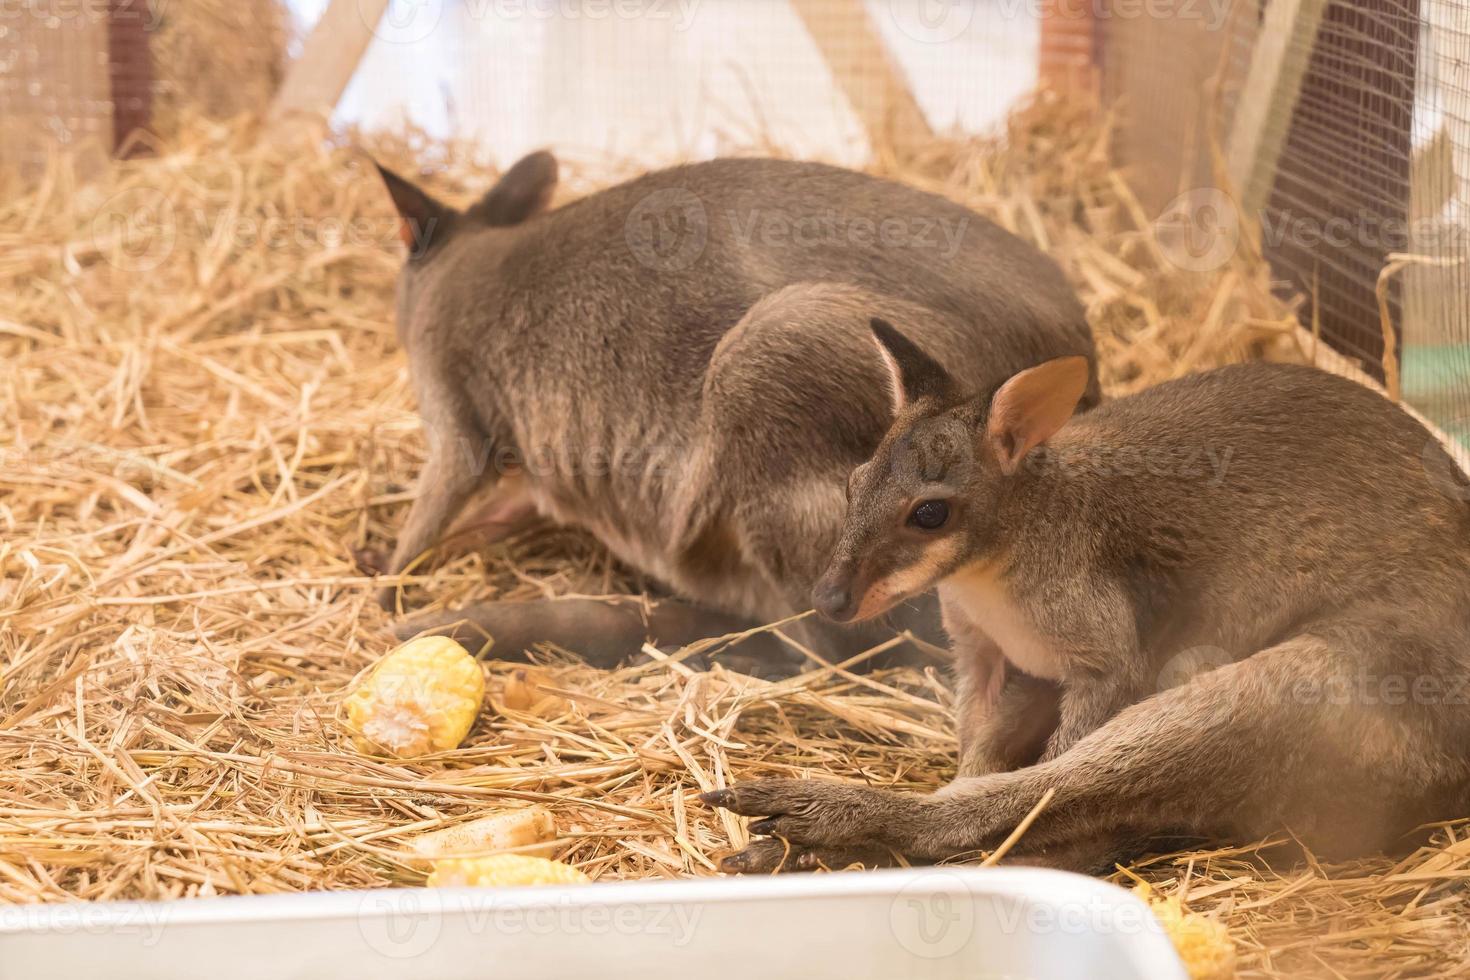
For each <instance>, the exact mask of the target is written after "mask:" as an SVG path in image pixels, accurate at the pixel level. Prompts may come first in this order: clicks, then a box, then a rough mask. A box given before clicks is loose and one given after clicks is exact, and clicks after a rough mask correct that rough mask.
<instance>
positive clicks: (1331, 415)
mask: <svg viewBox="0 0 1470 980" xmlns="http://www.w3.org/2000/svg"><path fill="white" fill-rule="evenodd" d="M872 326H873V331H874V334H875V336H876V337H877V339H878V341H879V344H880V346H881V347H882V349H883V351H884V353H885V356H886V357H887V358H888V361H889V363H890V364H891V365H892V371H893V385H894V391H895V392H896V398H897V409H896V412H897V414H896V417H895V418H894V422H893V426H892V428H891V429H890V430H889V432H888V434H887V435H886V436H884V438H883V441H882V443H881V445H880V446H879V447H878V449H877V451H876V453H875V454H874V455H873V458H872V459H871V460H870V461H869V462H867V463H864V464H863V465H862V466H859V467H858V468H857V469H856V470H855V471H854V472H853V474H852V477H851V481H850V483H849V504H848V508H847V518H846V522H845V524H844V526H843V530H842V534H841V539H840V541H839V543H838V545H837V547H836V548H835V550H834V553H833V556H832V560H831V564H830V566H829V568H828V569H827V571H826V572H825V574H824V575H823V576H822V577H821V579H820V581H819V582H818V584H817V586H816V588H815V592H814V601H815V604H816V607H817V609H818V610H819V611H821V612H822V613H823V614H825V615H827V616H830V617H831V618H833V619H834V620H837V621H841V622H846V621H850V620H853V619H861V618H865V617H871V616H875V615H878V614H879V613H881V612H882V611H883V609H885V608H886V607H887V606H889V605H890V604H892V603H894V602H898V601H901V600H902V599H903V598H904V597H905V596H908V595H913V594H915V593H918V592H920V591H923V590H926V589H929V588H931V587H933V586H935V585H936V584H937V585H938V589H939V596H940V601H941V604H942V606H943V611H944V619H945V623H946V626H947V629H948V632H949V634H950V636H951V639H952V643H953V653H954V657H955V665H956V669H957V671H958V683H957V701H958V711H957V714H958V726H959V742H960V755H959V765H958V774H957V776H956V778H955V779H954V781H953V782H952V783H950V784H949V785H948V786H947V787H945V788H944V789H943V790H941V791H939V792H937V793H934V794H932V795H928V796H915V795H904V794H899V793H896V792H889V791H885V790H881V789H870V788H865V787H860V786H850V785H844V784H841V783H836V782H830V781H818V780H801V779H790V780H787V779H777V780H763V781H755V782H749V783H745V784H739V785H736V786H734V787H733V788H730V789H723V790H718V791H715V792H712V793H709V794H706V797H705V798H706V801H707V802H709V803H711V804H713V805H716V806H720V807H725V808H728V809H730V810H733V811H735V812H736V813H740V814H745V815H751V816H761V817H764V818H765V819H763V820H761V821H760V822H758V823H755V824H753V825H752V827H751V829H752V830H753V831H755V832H756V833H759V834H768V835H772V839H769V840H759V841H756V842H755V843H754V844H753V845H752V846H751V847H750V848H749V849H747V850H745V851H743V852H740V853H738V854H736V855H733V856H732V857H731V858H730V859H729V861H728V864H727V867H728V868H730V869H734V870H745V871H768V870H772V869H774V868H777V867H787V868H799V867H809V866H814V865H820V864H841V863H847V861H848V860H849V859H852V858H854V857H858V858H861V859H865V860H874V859H875V855H877V856H878V857H879V858H881V856H882V853H883V852H884V850H885V849H891V850H892V851H897V852H899V853H902V854H905V855H908V856H909V857H911V858H915V859H943V858H948V857H953V856H957V855H960V854H963V853H967V852H974V851H978V850H982V849H991V848H994V847H995V846H996V845H997V844H998V843H999V842H1000V841H1001V839H1002V838H1004V837H1005V836H1006V835H1007V834H1008V833H1009V832H1010V831H1011V830H1012V829H1013V828H1014V827H1015V826H1016V825H1017V823H1018V822H1019V821H1021V820H1022V818H1024V817H1025V816H1026V815H1027V814H1028V812H1029V811H1031V810H1032V808H1033V807H1035V806H1036V805H1037V803H1038V801H1040V800H1041V799H1042V797H1043V795H1044V794H1045V793H1046V792H1047V791H1049V790H1051V791H1054V792H1055V795H1054V796H1053V797H1052V799H1051V800H1050V801H1049V804H1048V805H1047V806H1046V807H1045V809H1044V810H1042V811H1041V813H1040V814H1039V816H1038V817H1037V819H1036V821H1035V822H1034V823H1033V824H1032V825H1031V826H1030V828H1029V830H1028V831H1027V832H1026V834H1025V836H1024V837H1023V838H1022V839H1021V842H1020V844H1019V846H1018V847H1017V849H1016V850H1015V851H1014V852H1013V853H1014V854H1016V855H1017V856H1019V857H1021V858H1022V859H1025V860H1030V861H1035V862H1040V863H1046V864H1052V865H1057V866H1061V867H1065V868H1072V869H1076V870H1083V871H1093V870H1099V869H1104V868H1109V867H1111V865H1112V864H1113V862H1115V861H1117V860H1121V859H1124V858H1126V857H1128V856H1130V855H1136V852H1138V851H1139V850H1142V849H1144V848H1147V847H1149V846H1150V843H1151V842H1152V843H1154V844H1157V843H1159V842H1160V841H1164V840H1169V841H1175V842H1177V841H1179V840H1181V839H1193V840H1198V839H1201V838H1204V839H1229V840H1254V839H1259V838H1261V837H1265V836H1267V835H1269V834H1271V833H1274V832H1277V831H1281V830H1289V831H1290V832H1291V833H1293V834H1295V835H1296V836H1297V838H1298V839H1299V840H1300V841H1301V842H1302V843H1303V844H1305V845H1307V846H1308V847H1310V848H1313V849H1315V850H1316V851H1317V852H1319V853H1324V854H1327V855H1345V854H1359V853H1365V852H1368V851H1371V850H1378V849H1382V848H1384V847H1386V846H1388V845H1391V844H1392V843H1393V842H1394V841H1395V839H1397V838H1399V837H1400V836H1401V835H1403V834H1405V833H1407V832H1409V831H1411V830H1413V829H1414V828H1415V827H1416V826H1418V825H1420V824H1424V823H1429V822H1432V821H1438V820H1444V819H1449V818H1459V817H1465V816H1467V815H1470V484H1463V483H1460V484H1457V483H1455V482H1453V481H1452V480H1450V479H1449V478H1448V477H1446V476H1445V474H1450V473H1456V474H1458V473H1459V470H1458V469H1457V468H1456V467H1455V464H1454V463H1453V462H1452V461H1451V460H1450V458H1449V456H1448V455H1447V454H1446V453H1445V452H1444V451H1443V449H1442V448H1441V447H1440V446H1439V444H1438V443H1436V442H1435V441H1434V439H1433V437H1432V436H1431V435H1430V433H1429V432H1428V431H1427V430H1426V429H1425V428H1424V427H1423V426H1422V425H1421V424H1420V423H1419V422H1417V421H1416V420H1415V419H1413V418H1412V417H1410V416H1409V415H1408V414H1407V413H1406V412H1404V411H1402V410H1400V409H1399V408H1398V407H1396V406H1395V405H1393V404H1392V403H1391V402H1389V401H1388V400H1387V399H1386V398H1384V397H1382V396H1381V395H1379V394H1378V393H1376V392H1373V391H1370V390H1368V389H1366V388H1364V387H1362V386H1360V385H1358V384H1355V383H1354V382H1351V381H1348V380H1344V379H1342V378H1338V377H1335V376H1333V375H1329V374H1326V373H1324V372H1320V371H1317V370H1314V369H1311V368H1306V367H1300V366H1289V365H1272V364H1249V365H1239V366H1234V367H1226V368H1221V369H1218V370H1215V371H1211V372H1208V373H1205V374H1200V375H1195V376H1191V377H1185V378H1181V379H1179V380H1176V381H1171V382H1168V383H1166V384H1161V385H1158V386H1157V387H1153V388H1150V389H1147V390H1145V391H1143V392H1140V393H1138V394H1135V395H1132V396H1129V397H1125V398H1120V399H1118V400H1116V401H1112V402H1107V403H1104V404H1103V405H1102V406H1101V407H1099V408H1097V409H1095V410H1093V411H1092V412H1089V413H1086V414H1083V415H1079V416H1077V417H1076V418H1072V417H1071V416H1072V409H1073V407H1074V404H1075V400H1076V399H1077V398H1079V397H1080V396H1081V395H1082V394H1083V392H1084V391H1085V390H1086V385H1087V378H1088V372H1087V367H1086V364H1085V363H1084V362H1083V361H1081V360H1080V359H1077V358H1062V359H1058V360H1054V361H1050V362H1047V363H1045V364H1042V365H1039V366H1037V367H1033V368H1030V369H1028V370H1025V371H1022V372H1020V373H1019V374H1017V375H1016V376H1015V377H1013V378H1011V379H1009V380H1007V381H1005V382H1004V383H1003V384H1001V385H999V386H998V387H996V386H990V387H988V388H982V389H980V390H979V391H978V393H975V392H971V391H967V389H966V386H965V385H964V384H963V383H962V382H961V381H960V379H958V378H955V377H954V376H952V375H951V374H950V373H949V372H947V371H945V370H944V368H943V367H941V365H940V363H939V361H938V360H937V359H936V358H935V357H932V356H930V355H929V354H928V353H926V352H925V351H924V350H923V349H922V348H921V347H920V346H919V345H918V344H916V343H915V342H913V341H912V340H911V339H909V338H908V337H906V336H904V335H903V334H901V333H900V332H898V331H896V330H895V329H893V327H892V326H891V325H889V324H887V323H884V322H882V321H875V322H874V323H873V325H872Z"/></svg>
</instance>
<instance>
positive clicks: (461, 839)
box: [408, 806, 556, 859]
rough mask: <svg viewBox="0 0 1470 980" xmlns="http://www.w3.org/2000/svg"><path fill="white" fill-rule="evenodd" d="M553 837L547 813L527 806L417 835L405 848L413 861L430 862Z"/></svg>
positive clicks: (518, 845)
mask: <svg viewBox="0 0 1470 980" xmlns="http://www.w3.org/2000/svg"><path fill="white" fill-rule="evenodd" d="M555 837H556V824H555V823H554V822H553V821H552V819H551V812H550V811H549V810H547V809H546V808H545V807H540V806H528V807H524V808H522V809H520V810H509V811H506V812H504V813H497V814H494V815H493V816H489V817H481V818H480V819H479V820H471V821H470V822H469V823H462V824H458V825H456V826H454V827H446V828H445V829H443V830H436V831H434V832H432V833H428V834H421V835H420V836H418V837H415V838H414V839H413V840H411V841H409V844H408V847H409V850H411V851H413V853H414V855H415V856H416V857H419V858H425V859H432V858H446V857H452V856H454V855H459V854H482V855H483V854H488V853H490V852H492V851H508V850H510V849H511V848H526V847H529V846H531V845H534V844H544V843H546V842H547V841H550V840H552V839H553V838H555ZM547 846H548V848H549V847H551V846H553V845H547ZM538 850H540V849H539V848H538ZM519 853H523V854H524V853H526V852H525V851H524V850H522V851H520V852H519Z"/></svg>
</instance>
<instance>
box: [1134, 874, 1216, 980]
mask: <svg viewBox="0 0 1470 980" xmlns="http://www.w3.org/2000/svg"><path fill="white" fill-rule="evenodd" d="M1133 893H1134V894H1135V895H1137V896H1138V897H1139V898H1141V899H1143V900H1144V901H1145V902H1147V903H1148V907H1149V909H1150V910H1151V911H1152V912H1153V914H1154V917H1155V918H1156V919H1158V920H1159V924H1160V925H1162V926H1163V927H1164V931H1165V932H1166V933H1168V934H1169V939H1170V940H1172V941H1173V943H1174V949H1175V951H1176V952H1178V953H1179V958H1180V959H1181V960H1183V961H1184V968H1185V969H1186V970H1187V971H1188V972H1189V977H1190V980H1228V978H1230V977H1233V976H1235V944H1234V943H1233V942H1231V941H1230V931H1229V930H1228V929H1226V927H1225V924H1224V923H1223V922H1219V921H1217V920H1215V919H1211V918H1208V917H1206V916H1203V915H1200V914H1199V913H1198V912H1190V911H1189V910H1187V909H1186V908H1185V907H1184V905H1183V903H1182V902H1180V901H1179V899H1178V898H1177V897H1175V898H1160V897H1158V896H1156V895H1155V894H1154V890H1153V888H1152V887H1151V886H1149V885H1148V884H1146V883H1141V884H1139V885H1138V887H1137V888H1135V889H1133Z"/></svg>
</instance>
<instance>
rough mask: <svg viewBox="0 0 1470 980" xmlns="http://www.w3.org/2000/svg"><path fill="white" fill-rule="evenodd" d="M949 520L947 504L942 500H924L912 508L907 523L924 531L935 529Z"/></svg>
mask: <svg viewBox="0 0 1470 980" xmlns="http://www.w3.org/2000/svg"><path fill="white" fill-rule="evenodd" d="M947 520H949V504H947V503H945V502H944V501H942V500H926V501H924V502H923V503H921V504H919V506H917V507H915V508H914V512H913V513H912V514H910V515H909V523H910V524H912V525H914V527H921V528H923V529H924V530H926V531H936V530H938V529H939V528H941V527H944V522H945V521H947Z"/></svg>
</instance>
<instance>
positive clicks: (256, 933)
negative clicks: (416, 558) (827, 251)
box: [0, 868, 1186, 980]
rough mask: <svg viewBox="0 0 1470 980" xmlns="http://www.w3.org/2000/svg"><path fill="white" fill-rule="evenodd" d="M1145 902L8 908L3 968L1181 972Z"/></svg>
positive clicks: (788, 889)
mask: <svg viewBox="0 0 1470 980" xmlns="http://www.w3.org/2000/svg"><path fill="white" fill-rule="evenodd" d="M1185 976H1186V974H1185V972H1184V968H1183V966H1182V965H1181V964H1180V962H1179V960H1178V958H1177V957H1176V956H1175V954H1174V951H1173V947H1172V946H1171V945H1170V943H1169V940H1168V938H1167V937H1166V936H1165V935H1164V934H1163V931H1162V929H1161V928H1160V926H1159V925H1158V922H1157V920H1155V919H1154V917H1153V915H1152V914H1151V913H1150V912H1149V911H1148V909H1147V907H1146V906H1145V905H1144V904H1143V903H1141V902H1139V901H1138V900H1137V899H1136V898H1134V897H1133V896H1132V895H1130V894H1129V893H1127V892H1126V891H1124V890H1122V889H1121V888H1117V887H1115V886H1112V885H1109V884H1105V883H1103V882H1100V881H1096V880H1094V879H1091V878H1085V877H1082V876H1080V875H1073V874H1065V873H1063V872H1058V871H1043V870H1034V869H1024V868H1016V869H1011V868H1005V869H1000V868H997V869H989V870H975V869H963V870H962V869H958V868H911V869H904V870H896V871H876V872H850V873H843V874H824V875H789V876H781V877H749V878H725V879H699V880H688V881H639V882H612V883H607V884H600V885H583V886H580V887H577V886H573V887H563V886H547V887H540V888H514V889H473V888H463V889H440V890H428V889H418V888H412V889H382V890H376V891H360V892H322V893H317V894H309V895H267V896H249V897H239V898H215V899H192V900H185V901H178V902H111V903H98V904H81V903H79V904H75V905H49V906H8V907H7V906H0V980H72V978H78V980H80V978H87V980H103V978H107V980H132V978H137V980H173V978H181V980H182V978H188V980H193V978H196V977H208V978H210V980H234V978H240V980H284V978H298V977H299V978H302V980H326V978H335V977H343V978H351V980H374V978H379V977H382V978H385V980H386V978H391V980H471V978H474V980H481V978H488V977H507V978H511V977H524V978H527V980H561V978H566V980H586V978H607V977H635V978H638V980H649V978H653V977H680V978H681V980H770V978H781V977H802V978H812V977H841V978H843V980H865V978H872V980H901V978H908V977H914V978H956V980H959V978H964V980H1052V978H1056V980H1077V978H1087V980H1114V978H1116V980H1123V978H1128V980H1133V978H1144V980H1185Z"/></svg>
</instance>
